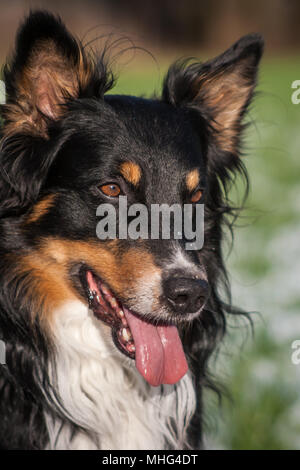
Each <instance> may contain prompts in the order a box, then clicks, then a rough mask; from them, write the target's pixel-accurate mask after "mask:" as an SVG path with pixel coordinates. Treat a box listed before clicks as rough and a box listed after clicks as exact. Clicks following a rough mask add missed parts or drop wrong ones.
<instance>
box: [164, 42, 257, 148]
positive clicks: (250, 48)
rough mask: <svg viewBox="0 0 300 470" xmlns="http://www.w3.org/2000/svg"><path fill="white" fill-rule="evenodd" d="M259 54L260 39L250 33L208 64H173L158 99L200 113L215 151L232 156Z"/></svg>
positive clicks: (252, 88)
mask: <svg viewBox="0 0 300 470" xmlns="http://www.w3.org/2000/svg"><path fill="white" fill-rule="evenodd" d="M262 52H263V39H262V38H261V36H260V35H258V34H250V35H247V36H245V37H243V38H241V39H240V40H239V41H237V42H236V43H235V44H234V45H233V46H231V47H230V48H229V49H228V50H227V51H225V52H224V53H223V54H221V55H220V56H218V57H216V58H215V59H213V60H211V61H209V62H206V63H203V64H201V63H191V64H189V63H187V62H181V63H178V62H177V63H175V64H174V65H172V66H171V67H170V69H169V71H168V73H167V76H166V78H165V81H164V86H163V96H162V98H163V100H164V101H166V102H168V103H171V104H173V105H175V106H178V107H180V106H183V107H189V108H191V109H195V110H196V111H198V112H200V113H201V115H202V116H203V118H204V119H206V120H207V122H208V123H209V125H210V127H211V128H212V129H213V130H214V141H215V143H216V145H217V146H218V148H219V149H220V150H222V151H226V152H230V153H231V154H235V153H237V151H238V142H239V135H240V132H241V129H242V118H243V116H244V114H245V111H246V110H247V107H248V105H249V103H250V100H251V98H252V95H253V91H254V87H255V85H256V76H257V67H258V63H259V60H260V58H261V56H262Z"/></svg>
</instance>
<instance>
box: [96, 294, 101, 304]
mask: <svg viewBox="0 0 300 470" xmlns="http://www.w3.org/2000/svg"><path fill="white" fill-rule="evenodd" d="M96 299H97V300H98V303H99V304H100V298H99V295H97V297H96Z"/></svg>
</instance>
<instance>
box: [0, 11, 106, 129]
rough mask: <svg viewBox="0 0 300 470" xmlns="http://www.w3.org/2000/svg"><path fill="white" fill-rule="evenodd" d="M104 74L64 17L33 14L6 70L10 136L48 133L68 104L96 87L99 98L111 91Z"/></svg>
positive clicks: (6, 125) (7, 126) (22, 28)
mask: <svg viewBox="0 0 300 470" xmlns="http://www.w3.org/2000/svg"><path fill="white" fill-rule="evenodd" d="M104 72H105V71H104V69H101V68H99V66H98V64H97V66H95V64H94V61H93V60H92V59H91V58H90V57H89V56H88V55H87V54H86V52H85V51H84V49H83V47H82V46H81V44H80V42H79V41H77V40H76V39H75V38H74V37H73V36H72V35H71V34H70V33H69V32H68V31H67V29H66V28H65V26H64V25H63V23H62V22H61V20H60V19H59V18H56V17H55V16H53V15H51V14H49V13H47V12H43V11H36V12H33V13H31V14H30V15H29V17H28V18H27V19H26V20H25V22H24V23H23V25H21V27H20V29H19V31H18V34H17V38H16V46H15V52H14V55H13V58H12V60H11V61H10V63H8V65H7V66H6V68H5V70H4V79H5V84H6V92H7V105H6V106H5V108H4V113H3V114H4V119H5V128H4V134H9V133H11V132H13V133H16V132H17V133H18V132H24V131H26V132H27V133H31V134H35V135H45V133H46V128H47V122H48V121H49V120H56V119H57V118H59V117H60V115H61V114H62V113H63V112H64V106H63V104H64V103H66V102H67V101H68V100H70V99H73V98H77V97H80V96H82V95H83V94H84V93H85V92H87V90H88V89H89V88H91V86H93V87H94V88H95V87H97V93H98V94H101V92H103V93H104V92H105V91H106V88H107V80H106V78H107V77H106V76H105V73H104ZM101 87H102V88H101ZM90 94H92V92H91V90H90Z"/></svg>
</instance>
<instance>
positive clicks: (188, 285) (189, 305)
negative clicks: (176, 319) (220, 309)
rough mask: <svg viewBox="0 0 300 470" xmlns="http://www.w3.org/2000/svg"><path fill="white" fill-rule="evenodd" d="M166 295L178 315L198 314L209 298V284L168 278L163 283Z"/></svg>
mask: <svg viewBox="0 0 300 470" xmlns="http://www.w3.org/2000/svg"><path fill="white" fill-rule="evenodd" d="M163 291H164V295H165V297H166V299H167V301H168V303H169V305H170V306H171V307H172V309H173V310H174V311H175V312H176V313H194V312H197V311H198V310H199V309H200V308H201V307H202V306H203V305H204V303H205V301H206V299H207V297H208V284H207V282H206V281H203V280H201V279H191V278H185V277H178V278H176V277H175V278H174V277H171V278H168V279H166V280H165V281H164V283H163Z"/></svg>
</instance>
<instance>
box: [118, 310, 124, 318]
mask: <svg viewBox="0 0 300 470" xmlns="http://www.w3.org/2000/svg"><path fill="white" fill-rule="evenodd" d="M118 314H119V316H120V317H121V318H124V312H123V310H118Z"/></svg>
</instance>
